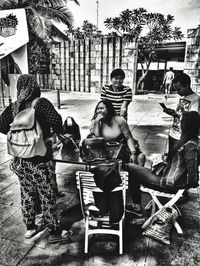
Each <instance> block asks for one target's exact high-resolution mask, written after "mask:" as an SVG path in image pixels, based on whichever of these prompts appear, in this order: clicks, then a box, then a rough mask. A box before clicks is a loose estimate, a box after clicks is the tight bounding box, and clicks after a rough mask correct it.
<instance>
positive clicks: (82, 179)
mask: <svg viewBox="0 0 200 266" xmlns="http://www.w3.org/2000/svg"><path fill="white" fill-rule="evenodd" d="M120 176H121V179H122V183H121V184H120V185H119V186H118V187H116V188H115V189H114V190H112V192H115V191H122V194H123V203H124V207H125V199H126V189H128V172H124V171H122V172H120ZM76 183H77V188H78V190H79V195H80V201H81V209H82V213H83V216H84V217H85V206H89V205H94V206H95V201H94V197H93V192H99V193H102V192H103V191H102V190H101V189H100V188H98V187H97V186H96V183H95V181H94V174H92V173H91V172H83V171H77V172H76Z"/></svg>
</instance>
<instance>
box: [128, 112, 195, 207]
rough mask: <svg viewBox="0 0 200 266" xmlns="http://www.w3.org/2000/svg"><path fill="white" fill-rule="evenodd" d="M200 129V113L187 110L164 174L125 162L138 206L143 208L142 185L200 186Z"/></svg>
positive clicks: (133, 196) (160, 187)
mask: <svg viewBox="0 0 200 266" xmlns="http://www.w3.org/2000/svg"><path fill="white" fill-rule="evenodd" d="M199 129H200V115H199V114H198V113H197V112H195V111H191V112H186V113H184V114H183V117H182V120H181V131H182V133H181V138H180V140H179V141H178V142H177V144H176V145H174V147H173V148H172V149H171V150H170V152H169V153H168V155H167V159H166V162H167V164H166V166H165V168H164V170H163V171H162V174H160V175H155V174H154V173H152V171H151V170H150V169H147V168H145V167H142V166H140V165H135V164H131V163H130V164H126V165H125V170H126V171H128V172H129V175H130V179H129V180H130V182H129V185H130V189H131V195H132V199H133V207H134V209H136V210H141V191H140V185H141V184H143V185H145V186H146V187H149V188H153V189H157V190H161V191H162V190H163V191H165V190H177V189H180V188H192V187H197V186H198V180H199V173H198V166H199V151H198V142H199V139H198V134H199Z"/></svg>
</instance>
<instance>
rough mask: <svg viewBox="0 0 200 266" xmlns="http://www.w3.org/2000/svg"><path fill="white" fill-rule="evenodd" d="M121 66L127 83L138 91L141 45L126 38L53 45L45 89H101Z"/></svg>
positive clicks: (83, 90) (44, 84) (44, 78)
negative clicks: (124, 39) (138, 51)
mask: <svg viewBox="0 0 200 266" xmlns="http://www.w3.org/2000/svg"><path fill="white" fill-rule="evenodd" d="M117 67H121V68H123V69H124V71H125V73H126V79H125V84H126V85H129V86H130V87H131V88H132V90H133V93H134V92H135V81H136V67H137V49H136V44H135V43H124V41H123V40H122V38H119V37H117V38H116V37H110V38H102V39H90V40H89V39H86V40H76V41H68V42H61V43H53V44H52V46H51V65H50V74H49V75H47V74H44V75H40V77H39V79H40V84H41V85H42V87H43V88H45V89H47V88H48V89H62V90H66V91H81V92H100V88H101V87H102V85H103V84H105V83H109V82H110V72H111V71H112V70H113V69H114V68H117Z"/></svg>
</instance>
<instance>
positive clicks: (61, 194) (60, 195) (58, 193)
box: [55, 191, 65, 198]
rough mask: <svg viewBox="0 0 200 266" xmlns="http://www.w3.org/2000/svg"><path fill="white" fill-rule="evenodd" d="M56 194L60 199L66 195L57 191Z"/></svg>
mask: <svg viewBox="0 0 200 266" xmlns="http://www.w3.org/2000/svg"><path fill="white" fill-rule="evenodd" d="M55 194H56V197H58V198H63V197H64V196H65V193H63V192H62V191H57V192H56V193H55Z"/></svg>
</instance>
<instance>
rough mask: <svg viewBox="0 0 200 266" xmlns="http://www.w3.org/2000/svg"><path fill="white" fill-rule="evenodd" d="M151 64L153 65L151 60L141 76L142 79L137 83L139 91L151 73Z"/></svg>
mask: <svg viewBox="0 0 200 266" xmlns="http://www.w3.org/2000/svg"><path fill="white" fill-rule="evenodd" d="M150 64H151V59H150V60H149V61H148V63H147V66H146V70H144V71H142V76H141V78H139V80H138V82H137V91H139V89H140V87H141V84H142V82H143V80H144V79H145V78H146V76H147V74H148V72H149V67H150Z"/></svg>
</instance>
